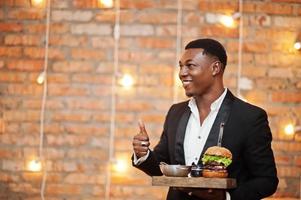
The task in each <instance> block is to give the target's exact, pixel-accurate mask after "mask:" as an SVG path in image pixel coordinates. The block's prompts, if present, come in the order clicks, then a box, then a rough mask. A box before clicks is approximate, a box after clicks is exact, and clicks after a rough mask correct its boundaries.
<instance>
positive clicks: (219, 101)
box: [188, 88, 228, 113]
mask: <svg viewBox="0 0 301 200" xmlns="http://www.w3.org/2000/svg"><path fill="white" fill-rule="evenodd" d="M227 90H228V89H227V88H225V90H224V92H223V93H222V94H221V96H219V97H218V98H217V99H216V100H215V101H214V102H212V103H211V105H210V110H211V111H216V110H219V108H220V107H221V105H222V103H223V100H224V98H225V96H226V94H227ZM188 106H189V108H190V110H191V112H192V113H195V112H196V111H197V113H198V110H197V105H196V101H195V98H191V99H190V100H189V102H188Z"/></svg>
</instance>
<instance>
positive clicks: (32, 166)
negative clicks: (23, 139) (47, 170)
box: [27, 159, 42, 172]
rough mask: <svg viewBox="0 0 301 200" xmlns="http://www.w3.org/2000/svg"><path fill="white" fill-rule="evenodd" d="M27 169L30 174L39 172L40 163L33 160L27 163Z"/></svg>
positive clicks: (40, 168) (37, 160)
mask: <svg viewBox="0 0 301 200" xmlns="http://www.w3.org/2000/svg"><path fill="white" fill-rule="evenodd" d="M27 168H28V170H29V171H32V172H40V171H41V170H42V162H41V161H40V160H39V159H34V160H31V161H29V162H28V165H27Z"/></svg>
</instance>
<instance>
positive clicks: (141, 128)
mask: <svg viewBox="0 0 301 200" xmlns="http://www.w3.org/2000/svg"><path fill="white" fill-rule="evenodd" d="M138 125H139V129H140V133H142V134H143V135H147V132H146V129H145V125H144V122H143V121H142V120H141V119H140V120H139V121H138Z"/></svg>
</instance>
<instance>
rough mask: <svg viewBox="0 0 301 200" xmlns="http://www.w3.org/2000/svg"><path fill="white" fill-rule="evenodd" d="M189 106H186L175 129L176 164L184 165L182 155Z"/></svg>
mask: <svg viewBox="0 0 301 200" xmlns="http://www.w3.org/2000/svg"><path fill="white" fill-rule="evenodd" d="M190 114H191V112H190V108H189V107H188V106H187V107H186V108H185V110H184V112H183V114H182V116H181V118H180V120H179V125H178V128H177V131H176V141H175V161H176V163H177V164H181V165H185V155H184V148H183V143H184V137H185V131H186V126H187V123H188V120H189V117H190Z"/></svg>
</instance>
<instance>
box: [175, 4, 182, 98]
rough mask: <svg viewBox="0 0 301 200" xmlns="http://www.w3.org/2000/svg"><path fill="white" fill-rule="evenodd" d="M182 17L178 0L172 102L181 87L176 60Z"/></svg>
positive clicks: (178, 54) (177, 57)
mask: <svg viewBox="0 0 301 200" xmlns="http://www.w3.org/2000/svg"><path fill="white" fill-rule="evenodd" d="M182 16H183V5H182V0H178V12H177V38H176V59H175V70H174V72H173V74H174V75H173V77H174V85H173V102H174V103H175V102H177V101H178V90H179V85H181V82H180V79H179V76H178V64H179V63H178V59H179V57H180V53H181V49H182V45H181V43H182Z"/></svg>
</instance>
